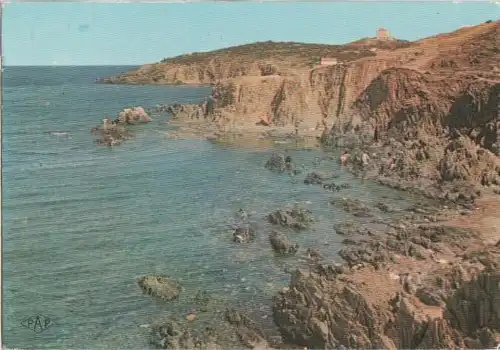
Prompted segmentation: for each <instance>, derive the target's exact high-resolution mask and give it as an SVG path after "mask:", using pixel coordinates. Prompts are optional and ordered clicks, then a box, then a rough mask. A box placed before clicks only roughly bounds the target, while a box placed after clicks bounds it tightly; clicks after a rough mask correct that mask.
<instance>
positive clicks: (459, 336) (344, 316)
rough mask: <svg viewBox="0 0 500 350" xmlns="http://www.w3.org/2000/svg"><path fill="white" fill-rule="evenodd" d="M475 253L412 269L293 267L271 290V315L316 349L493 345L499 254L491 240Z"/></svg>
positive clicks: (287, 333) (290, 335)
mask: <svg viewBox="0 0 500 350" xmlns="http://www.w3.org/2000/svg"><path fill="white" fill-rule="evenodd" d="M421 239H422V238H420V240H421ZM381 244H382V245H384V243H381ZM381 249H382V248H381ZM474 255H476V256H481V260H480V261H481V262H479V261H478V259H477V258H475V259H474V258H472V259H469V258H466V259H465V260H464V261H461V262H459V263H458V262H457V263H453V264H449V265H448V266H445V267H443V266H439V264H436V263H430V262H426V263H425V264H426V265H427V267H426V268H424V269H420V270H418V272H417V271H413V272H410V273H407V272H403V273H401V271H400V272H399V273H396V272H397V271H393V272H388V271H386V270H384V269H379V270H374V269H373V268H368V267H361V269H357V270H356V271H355V272H353V271H352V270H348V269H346V268H341V267H335V266H318V267H317V268H316V271H314V272H312V273H307V272H304V271H300V270H297V271H296V272H295V273H293V275H292V278H291V282H290V285H289V287H286V288H285V289H284V290H283V291H282V292H281V293H280V294H279V295H278V296H277V297H276V298H275V303H274V319H275V322H276V324H277V325H278V326H279V328H280V331H281V333H282V335H283V337H284V339H285V341H286V342H288V343H293V344H297V345H300V346H307V347H310V348H315V349H334V348H338V347H339V346H344V347H348V348H359V349H368V348H377V349H381V348H383V349H443V348H447V349H451V348H457V347H462V346H465V347H467V348H473V349H479V348H488V347H490V348H491V347H493V346H495V345H496V333H495V332H498V331H499V330H500V323H499V322H500V309H499V308H500V304H499V302H500V299H498V297H497V296H498V295H500V285H499V281H500V274H499V270H498V266H499V265H498V264H499V263H500V260H499V258H500V255H499V250H498V247H495V246H489V247H487V248H484V249H483V250H481V251H479V252H477V253H474V254H471V257H472V256H474ZM412 264H417V263H412ZM429 267H430V268H429ZM403 269H404V268H403ZM382 286H383V287H382Z"/></svg>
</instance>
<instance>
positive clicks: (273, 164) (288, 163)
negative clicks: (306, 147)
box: [264, 153, 294, 173]
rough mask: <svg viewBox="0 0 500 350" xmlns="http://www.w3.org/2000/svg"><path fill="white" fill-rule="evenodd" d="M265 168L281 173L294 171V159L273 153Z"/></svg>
mask: <svg viewBox="0 0 500 350" xmlns="http://www.w3.org/2000/svg"><path fill="white" fill-rule="evenodd" d="M264 167H265V168H266V169H268V170H270V171H275V172H279V173H282V172H285V171H293V170H294V165H293V162H292V158H291V157H290V156H286V157H285V155H283V154H278V153H273V154H272V155H271V157H270V158H269V159H268V161H267V162H266V164H265V165H264Z"/></svg>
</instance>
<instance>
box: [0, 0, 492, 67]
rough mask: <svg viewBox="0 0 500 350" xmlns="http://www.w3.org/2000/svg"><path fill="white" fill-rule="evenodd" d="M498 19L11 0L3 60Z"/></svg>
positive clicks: (409, 8) (407, 35)
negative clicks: (16, 0) (18, 0)
mask: <svg viewBox="0 0 500 350" xmlns="http://www.w3.org/2000/svg"><path fill="white" fill-rule="evenodd" d="M499 18H500V6H499V4H498V3H497V4H495V3H492V2H462V3H454V2H451V1H450V2H422V1H420V2H260V3H259V2H234V3H230V2H198V3H119V4H116V3H115V4H113V3H84V2H80V3H76V2H74V3H72V2H66V3H56V2H52V3H49V2H46V3H40V2H34V3H22V2H17V3H9V4H5V7H4V14H3V23H2V26H3V39H2V41H3V43H2V45H3V56H4V64H5V65H10V66H13V65H42V66H43V65H139V64H144V63H152V62H157V61H159V60H161V59H162V58H164V57H172V56H177V55H181V54H184V53H188V52H197V51H209V50H214V49H218V48H223V47H227V46H234V45H239V44H245V43H250V42H255V41H267V40H273V41H296V42H310V43H324V44H342V43H346V42H349V41H353V40H357V39H360V38H362V37H373V36H375V31H376V29H377V28H378V27H384V28H387V29H389V30H390V31H391V33H392V34H393V36H395V37H397V38H400V39H406V40H415V39H419V38H423V37H426V36H429V35H434V34H437V33H442V32H449V31H453V30H455V29H458V28H459V27H461V26H465V25H474V24H479V23H482V22H484V21H486V20H489V19H491V20H497V19H499Z"/></svg>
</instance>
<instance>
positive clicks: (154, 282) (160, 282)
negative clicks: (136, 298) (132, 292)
mask: <svg viewBox="0 0 500 350" xmlns="http://www.w3.org/2000/svg"><path fill="white" fill-rule="evenodd" d="M137 284H138V285H139V287H141V288H142V290H143V291H144V292H145V293H146V294H149V295H151V296H154V297H158V298H160V299H163V300H166V301H170V300H173V299H176V298H177V297H178V296H179V294H180V292H181V287H180V284H179V283H177V282H176V281H173V280H171V279H168V278H165V277H161V276H143V277H140V278H138V279H137Z"/></svg>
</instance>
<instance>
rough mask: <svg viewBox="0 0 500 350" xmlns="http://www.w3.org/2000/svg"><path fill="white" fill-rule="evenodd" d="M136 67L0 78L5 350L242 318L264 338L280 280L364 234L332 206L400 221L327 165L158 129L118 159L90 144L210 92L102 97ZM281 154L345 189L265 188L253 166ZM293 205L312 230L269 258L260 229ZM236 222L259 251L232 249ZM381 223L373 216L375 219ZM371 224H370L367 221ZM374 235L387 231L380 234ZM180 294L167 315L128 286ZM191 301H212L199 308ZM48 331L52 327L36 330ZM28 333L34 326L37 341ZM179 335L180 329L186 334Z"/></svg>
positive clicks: (145, 339) (315, 153)
mask: <svg viewBox="0 0 500 350" xmlns="http://www.w3.org/2000/svg"><path fill="white" fill-rule="evenodd" d="M132 68H134V67H6V68H5V71H4V83H3V84H4V85H3V86H4V92H3V101H4V114H3V128H2V130H3V134H2V145H3V154H2V179H3V189H2V194H3V196H2V215H3V222H2V231H3V296H4V298H3V328H4V329H3V331H4V333H3V342H4V344H3V345H4V346H6V347H7V348H24V349H30V348H33V349H34V348H36V349H63V348H64V349H82V348H87V349H88V348H91V349H101V348H102V349H129V348H130V349H139V348H140V349H149V348H153V345H152V344H151V343H150V333H151V327H152V325H154V324H156V323H158V322H164V321H168V320H175V321H176V322H180V323H183V322H184V323H186V322H188V321H186V315H187V314H188V313H190V312H192V313H194V314H195V315H196V318H195V320H194V321H190V322H188V324H187V325H188V326H189V327H194V328H196V327H201V326H202V325H203V326H205V325H223V322H224V320H223V314H224V311H225V310H226V309H227V308H236V309H238V310H243V311H246V312H248V313H249V314H250V315H251V316H252V317H253V318H254V319H256V320H257V321H259V322H262V324H263V327H264V328H265V329H267V330H269V332H271V333H272V332H273V322H272V311H271V305H272V297H273V295H275V294H276V293H277V292H278V291H279V290H280V289H281V288H283V287H284V286H286V285H287V284H288V282H289V279H290V271H292V270H293V269H295V268H296V267H304V268H306V267H307V266H308V265H307V264H308V261H307V258H306V255H305V251H306V249H307V248H314V249H316V250H318V251H319V252H320V253H321V254H322V255H323V256H324V262H325V263H334V262H341V259H340V258H339V256H338V251H339V249H341V248H342V244H341V242H342V240H343V237H341V236H340V235H337V234H336V233H335V231H334V229H333V226H334V224H337V223H341V222H352V221H354V220H358V221H359V220H366V222H364V223H363V224H370V222H369V219H361V218H355V217H353V216H351V215H350V214H349V213H345V212H343V211H342V210H341V209H339V208H337V207H335V206H332V205H330V200H331V199H332V198H334V197H349V198H358V199H360V200H363V201H365V202H366V203H371V204H374V203H376V202H379V201H385V202H387V201H389V202H390V204H391V205H393V206H397V207H401V208H404V207H405V206H409V205H411V203H412V201H413V199H410V198H409V197H408V196H407V194H404V193H403V194H402V193H400V192H398V191H395V190H390V189H388V188H386V187H381V186H379V185H377V184H375V183H372V182H369V181H363V180H362V179H359V178H353V177H352V176H351V175H350V174H349V173H348V172H347V171H346V170H344V169H342V168H340V167H339V166H338V164H337V161H336V159H337V158H338V153H337V151H329V152H327V151H325V150H321V149H320V148H308V147H305V146H303V145H301V144H299V143H297V142H295V143H294V142H287V141H282V142H276V143H273V142H269V141H264V140H263V141H262V144H259V142H260V141H258V140H257V141H256V140H254V141H256V142H253V143H249V144H245V145H242V144H239V143H238V142H226V143H215V142H213V141H207V140H175V139H171V138H169V137H168V136H167V133H168V131H169V130H171V129H172V128H173V126H171V124H169V123H168V121H169V119H170V115H168V114H167V113H162V112H155V111H154V110H152V112H151V113H152V117H153V119H154V120H153V122H151V123H149V124H147V125H137V126H133V127H132V129H133V132H134V133H135V138H133V139H131V140H127V141H126V142H125V143H123V144H121V145H119V146H117V147H112V148H110V147H105V146H102V145H100V144H97V143H96V142H95V139H94V138H95V136H94V135H92V133H91V129H92V128H93V127H94V126H96V125H98V124H100V123H101V122H102V119H103V118H105V117H112V118H114V117H115V116H116V115H117V113H118V112H119V111H120V110H122V109H123V108H124V107H127V106H142V107H144V108H146V109H149V110H151V109H153V108H154V107H155V106H157V105H160V104H171V103H198V102H200V101H202V100H203V99H204V98H205V97H207V96H208V95H209V93H210V89H209V88H207V87H183V86H139V85H131V86H126V85H104V84H97V83H96V79H97V78H99V77H107V76H111V75H117V74H119V73H121V72H124V71H127V70H131V69H132ZM273 152H286V153H287V154H289V155H290V156H291V157H292V158H293V159H294V161H295V163H296V165H297V167H299V168H301V169H303V170H304V171H305V172H307V171H318V172H322V173H325V174H330V175H335V176H336V179H335V180H334V181H335V182H336V183H338V184H340V183H349V184H350V185H351V186H352V188H350V189H346V190H344V191H340V192H338V193H332V192H329V191H326V190H324V189H323V188H321V186H313V185H307V184H305V183H304V181H303V180H304V177H305V174H302V175H296V176H291V175H289V174H286V173H285V174H278V173H273V172H271V171H269V170H267V169H265V167H264V164H265V162H266V161H267V159H269V157H270V155H271V154H272V153H273ZM293 205H300V206H301V207H303V208H307V209H309V210H310V211H311V212H312V214H313V216H314V218H315V222H314V223H313V224H312V225H311V227H310V228H309V229H307V230H305V231H301V232H295V231H288V230H286V229H281V230H282V231H283V232H285V233H287V234H288V236H289V237H290V239H291V240H293V241H294V242H297V243H298V244H299V245H300V250H299V252H297V254H295V255H292V256H276V255H275V254H274V253H273V251H272V249H271V247H270V244H269V238H268V235H269V233H270V232H271V231H272V230H273V229H277V228H276V227H273V226H271V224H270V223H268V222H267V220H266V216H267V214H269V213H271V212H273V211H275V210H278V209H281V208H286V207H290V206H293ZM238 209H244V210H245V211H246V212H247V213H248V217H249V218H248V220H249V221H250V222H252V223H253V224H254V225H255V227H257V230H256V238H255V240H254V241H253V242H251V243H248V244H237V243H235V242H233V240H232V233H231V228H232V227H233V226H234V225H235V223H236V222H237V221H236V220H237V218H236V217H235V214H236V212H237V211H238ZM380 215H382V214H380ZM371 219H373V218H371ZM382 219H383V218H382ZM144 275H161V276H166V277H168V278H172V279H174V280H177V281H179V283H180V284H181V285H182V291H181V294H180V296H179V298H178V299H176V300H174V301H170V302H165V301H162V300H159V299H156V298H154V297H151V296H149V295H145V294H143V293H142V291H141V289H140V288H139V287H138V285H137V282H136V280H137V278H138V277H140V276H144ZM199 293H205V294H204V295H206V296H208V298H209V299H208V300H209V302H208V304H207V305H204V306H200V305H199V302H198V301H197V300H198V299H197V298H196V296H197V295H200V294H199ZM47 320H48V321H47ZM37 322H39V323H40V324H42V326H39V327H34V325H35V324H36V323H37ZM184 323H183V324H184ZM232 346H235V345H234V344H232V345H230V343H227V347H228V348H231V347H232Z"/></svg>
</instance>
